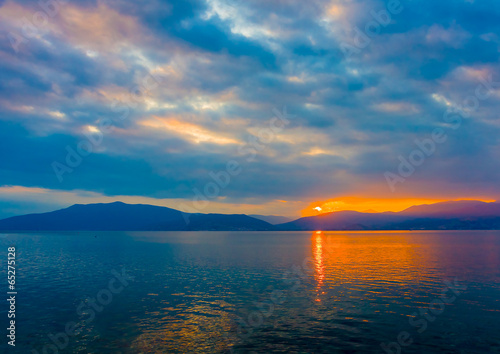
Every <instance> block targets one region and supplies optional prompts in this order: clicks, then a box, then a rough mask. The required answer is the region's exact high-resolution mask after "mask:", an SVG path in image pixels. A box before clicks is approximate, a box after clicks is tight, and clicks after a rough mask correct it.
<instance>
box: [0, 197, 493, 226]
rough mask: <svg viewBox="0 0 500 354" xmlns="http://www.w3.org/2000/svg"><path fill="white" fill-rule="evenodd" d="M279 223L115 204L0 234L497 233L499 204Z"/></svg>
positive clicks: (39, 217)
mask: <svg viewBox="0 0 500 354" xmlns="http://www.w3.org/2000/svg"><path fill="white" fill-rule="evenodd" d="M261 218H266V219H267V220H262V219H261ZM279 220H283V217H279V216H262V215H251V216H249V215H243V214H233V215H226V214H201V213H184V212H181V211H179V210H175V209H170V208H166V207H159V206H153V205H143V204H125V203H121V202H115V203H109V204H87V205H82V204H76V205H73V206H71V207H69V208H66V209H61V210H56V211H53V212H49V213H41V214H28V215H22V216H14V217H11V218H7V219H3V220H0V231H266V230H276V231H301V230H303V231H313V230H488V229H492V230H493V229H494V230H500V203H497V202H494V203H485V202H480V201H468V200H467V201H454V202H443V203H436V204H429V205H418V206H413V207H410V208H408V209H406V210H403V211H401V212H397V213H394V212H385V213H375V212H373V213H367V212H365V213H361V212H357V211H339V212H333V213H328V214H321V215H317V216H310V217H305V218H300V219H297V220H294V221H289V222H285V223H281V224H278V225H272V223H274V222H276V221H278V222H279ZM268 221H269V222H268Z"/></svg>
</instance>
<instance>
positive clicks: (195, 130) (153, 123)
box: [139, 117, 240, 145]
mask: <svg viewBox="0 0 500 354" xmlns="http://www.w3.org/2000/svg"><path fill="white" fill-rule="evenodd" d="M139 124H140V125H142V126H144V127H148V128H153V129H161V130H167V131H169V132H172V133H174V134H176V135H179V136H181V137H182V138H184V139H186V140H188V141H190V142H192V143H194V144H199V143H212V144H218V145H227V144H240V142H239V141H238V140H235V139H232V138H228V137H225V136H223V135H222V134H220V133H216V132H213V131H210V130H208V129H206V128H204V127H202V126H201V125H197V124H194V123H188V122H184V121H182V120H180V119H176V118H170V117H169V118H162V117H153V119H148V120H144V121H142V122H140V123H139Z"/></svg>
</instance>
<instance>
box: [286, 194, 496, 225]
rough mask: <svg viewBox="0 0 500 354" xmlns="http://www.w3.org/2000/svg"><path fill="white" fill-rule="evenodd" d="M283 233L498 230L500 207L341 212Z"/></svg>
mask: <svg viewBox="0 0 500 354" xmlns="http://www.w3.org/2000/svg"><path fill="white" fill-rule="evenodd" d="M277 228H278V229H280V230H309V231H310V230H498V229H500V203H497V202H492V203H486V202H481V201H475V200H463V201H450V202H441V203H436V204H428V205H418V206H412V207H410V208H408V209H406V210H403V211H401V212H397V213H395V212H385V213H360V212H356V211H339V212H333V213H328V214H321V215H317V216H311V217H306V218H300V219H297V220H294V221H292V222H289V223H285V224H281V225H277Z"/></svg>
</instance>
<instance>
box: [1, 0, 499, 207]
mask: <svg viewBox="0 0 500 354" xmlns="http://www.w3.org/2000/svg"><path fill="white" fill-rule="evenodd" d="M402 4H403V6H404V10H403V11H402V12H401V13H400V14H397V15H395V16H393V18H392V20H391V22H390V24H388V25H387V26H382V28H381V30H380V33H379V34H378V35H376V36H373V38H371V41H370V43H369V45H367V46H366V48H363V49H362V50H361V51H360V53H359V54H358V55H355V56H354V57H353V58H351V60H346V59H345V57H344V55H343V53H342V50H341V47H340V45H341V43H342V42H346V41H347V42H349V43H351V42H352V39H353V30H354V28H355V27H358V28H364V26H365V25H366V24H367V23H368V22H369V21H372V20H373V12H374V11H375V12H378V11H382V10H383V9H384V8H385V7H386V3H385V2H383V1H378V0H351V1H347V0H346V1H344V0H335V1H322V0H313V1H310V2H303V1H295V0H294V1H272V2H270V1H264V0H262V1H261V0H258V1H251V2H243V1H241V2H229V1H223V0H213V1H212V0H210V1H182V2H180V1H171V2H169V1H156V0H153V1H150V2H148V3H147V4H139V3H134V2H130V1H124V0H117V1H104V0H101V1H91V2H83V1H75V2H67V3H64V4H63V5H61V6H60V8H59V11H58V13H57V14H56V15H55V16H51V17H50V18H49V20H48V21H47V23H46V24H45V25H44V26H42V27H41V28H39V31H37V32H36V33H35V34H34V35H33V36H30V37H29V38H26V39H27V40H26V41H23V42H22V43H20V45H19V48H18V49H19V50H18V51H17V52H16V51H15V50H14V49H13V48H12V45H11V41H10V40H9V34H12V33H15V34H18V35H23V25H22V21H21V20H22V19H23V18H26V19H28V20H30V21H33V16H34V14H35V13H37V11H42V10H41V8H40V5H39V4H38V3H36V2H31V1H19V2H13V1H4V2H2V3H1V5H0V19H1V24H0V27H1V29H2V33H3V34H2V35H0V36H1V39H2V41H0V97H1V99H0V147H1V149H2V159H1V160H0V176H1V180H0V185H4V186H11V185H20V186H24V187H26V188H41V189H46V190H49V191H62V192H64V191H68V192H70V191H75V190H78V191H87V192H88V193H98V194H99V195H102V196H130V197H133V198H138V197H145V198H159V199H165V198H167V199H175V200H190V198H192V197H193V188H203V187H204V185H205V184H206V183H207V181H209V180H210V179H209V178H210V177H209V173H210V172H212V171H220V170H222V169H223V168H224V166H225V165H226V163H227V161H229V160H234V159H236V160H238V161H239V162H241V163H242V167H243V172H242V174H241V175H239V176H238V178H235V179H234V181H232V182H231V184H230V185H229V186H227V188H225V189H224V190H223V192H222V193H221V195H220V197H221V198H224V199H220V200H218V201H217V203H220V207H221V208H222V205H223V204H224V203H226V204H227V205H232V206H234V205H236V204H238V203H242V204H245V205H250V204H251V203H249V202H248V201H249V200H253V201H255V203H261V204H262V205H271V204H269V203H272V201H274V200H278V199H279V200H289V201H301V202H303V203H309V202H312V201H314V200H319V199H323V200H324V199H327V198H334V197H335V196H338V195H342V196H346V195H359V194H360V193H367V194H369V195H370V196H372V195H373V196H374V195H378V196H380V195H386V194H387V193H390V191H389V189H388V188H387V185H386V182H385V179H384V178H383V173H384V172H385V171H388V170H394V169H395V168H397V166H398V163H399V162H398V161H399V160H398V156H400V155H402V156H407V155H408V154H409V153H410V152H411V151H412V150H413V149H415V139H425V138H426V137H428V136H429V135H430V134H431V132H432V131H433V129H435V128H436V127H444V126H446V125H447V124H448V123H446V122H444V121H443V114H444V112H445V111H446V109H448V108H449V107H452V106H453V105H455V104H460V103H462V102H463V101H464V99H465V98H466V97H468V96H470V95H474V90H475V88H476V87H477V85H478V84H479V83H480V82H481V81H482V80H484V79H488V78H492V79H493V81H495V82H496V81H500V67H499V64H498V46H499V44H500V39H499V38H498V36H497V35H496V33H499V30H500V25H499V24H498V21H497V18H498V16H499V14H500V6H499V5H498V3H497V2H494V1H492V0H491V1H490V0H488V1H484V2H480V3H479V2H474V3H470V2H456V1H451V0H450V1H443V2H439V3H436V2H435V1H431V0H424V1H419V2H418V3H416V2H402ZM151 78H153V80H154V81H151ZM148 80H149V81H148ZM147 82H150V83H151V82H154V83H156V84H155V85H147V84H146V83H147ZM145 86H147V87H145ZM499 89H500V87H498V85H496V86H495V87H494V88H493V90H492V91H491V92H492V95H491V98H490V99H487V100H484V101H481V103H480V107H479V108H478V109H477V111H476V112H474V114H473V115H471V116H470V117H467V118H465V119H464V120H463V124H462V125H461V127H460V129H458V130H456V131H449V136H448V140H447V142H446V143H445V144H443V145H440V147H439V150H437V151H436V153H435V154H434V155H432V156H431V157H429V158H428V159H427V161H426V163H425V164H424V165H423V166H421V167H420V168H419V170H418V171H417V172H416V173H415V174H414V175H413V176H412V178H411V179H409V180H408V181H407V182H405V183H404V184H403V185H401V186H400V190H399V191H398V193H400V194H401V195H404V196H405V197H419V198H420V197H421V198H430V197H433V196H432V194H436V195H439V198H459V197H461V196H462V195H461V194H469V195H470V196H474V195H477V196H483V197H487V196H488V195H498V194H499V192H500V190H499V187H498V183H497V181H498V177H499V176H498V174H499V167H498V164H496V163H495V161H498V157H499V156H498V154H499V153H498V151H500V150H499V149H498V147H499V144H500V139H499V138H498V137H499V136H500V135H499V129H500V124H499V123H498V122H499V121H498V114H497V112H498V109H499V108H500V107H499V103H498V100H497V99H496V98H498V97H499V95H500V93H499V92H500V90H499ZM283 106H286V107H287V110H288V112H290V114H292V115H294V117H293V118H291V119H290V123H289V124H288V125H287V126H286V127H285V128H284V129H283V130H282V131H280V132H278V133H277V134H275V135H274V137H273V139H272V140H271V141H268V142H267V143H265V144H260V143H259V145H262V147H260V146H259V149H257V151H256V154H255V159H253V160H252V161H247V160H246V157H245V156H242V155H241V153H239V151H238V148H239V147H241V146H247V145H249V144H250V146H252V144H256V141H257V143H258V142H259V141H258V140H255V139H258V138H259V132H261V131H262V129H265V128H266V127H268V126H269V122H270V120H271V119H272V118H273V117H274V116H275V114H274V113H273V108H277V109H278V110H281V109H282V107H283ZM107 120H110V121H111V127H110V128H109V130H107V131H106V132H103V139H102V143H101V144H99V146H97V147H96V148H95V149H94V152H93V153H92V154H90V155H89V156H86V157H85V158H84V159H83V161H82V163H81V164H80V165H79V166H78V167H77V168H75V169H74V171H73V172H71V173H68V174H66V175H65V178H64V181H63V182H59V181H58V179H57V178H56V176H55V174H54V171H53V169H52V167H51V166H52V163H53V162H54V161H58V162H61V163H64V162H65V160H66V157H67V148H68V147H70V148H72V149H76V148H77V146H78V144H79V143H80V142H82V141H85V139H87V137H86V135H85V134H88V133H92V134H94V136H97V135H99V134H100V133H101V130H99V128H98V127H99V126H100V124H102V122H106V121H107ZM23 193H26V195H28V191H25V192H23V191H19V194H20V195H21V194H23ZM47 193H49V192H47ZM75 198H76V197H75ZM492 199H495V198H492ZM9 203H10V204H9V207H8V208H10V209H12V210H13V209H16V208H17V209H16V210H21V209H22V208H21V207H20V206H15V205H14V204H15V201H10V202H9ZM13 203H14V204H13ZM19 203H21V202H19ZM23 203H24V202H23ZM19 205H21V204H19ZM22 205H23V207H24V208H26V207H27V206H26V205H27V204H26V203H24V204H22ZM252 205H253V204H252ZM273 205H274V204H273ZM278 205H279V204H276V207H277V206H278ZM6 208H7V207H6ZM248 208H250V207H248ZM251 210H252V211H255V212H258V211H256V209H254V208H253V207H251ZM266 210H267V209H266ZM297 210H298V209H297Z"/></svg>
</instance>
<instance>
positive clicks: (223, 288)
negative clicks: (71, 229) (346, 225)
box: [0, 231, 500, 353]
mask: <svg viewBox="0 0 500 354" xmlns="http://www.w3.org/2000/svg"><path fill="white" fill-rule="evenodd" d="M0 245H1V248H0V259H1V267H2V269H1V271H2V280H0V282H1V289H2V293H3V294H4V295H3V296H5V297H7V295H5V294H6V292H7V280H6V278H7V271H6V268H7V247H9V246H15V247H16V250H17V251H16V256H17V273H16V275H17V279H16V280H17V284H16V286H17V289H16V290H17V292H18V294H17V296H16V321H17V322H16V326H17V330H16V347H15V348H11V347H8V346H7V344H6V342H7V339H6V334H7V331H6V330H4V334H2V336H1V338H3V339H2V343H1V349H0V352H6V353H7V352H13V353H17V352H19V353H32V352H33V351H32V350H36V352H39V353H44V352H45V353H57V352H60V353H230V352H233V353H271V352H274V353H398V352H400V351H401V352H402V353H500V232H498V231H477V232H476V231H474V232H469V231H467V232H465V231H463V232H461V231H459V232H406V233H400V232H373V233H361V232H322V233H316V232H314V233H313V232H193V233H189V232H128V233H95V232H92V233H50V234H49V233H34V234H3V235H0ZM117 274H118V276H117ZM131 277H133V278H134V279H133V280H132V279H131ZM0 318H1V321H2V322H1V323H2V324H4V326H2V328H6V326H7V305H6V301H4V304H3V305H2V306H1V313H0ZM73 327H74V329H75V330H76V332H77V334H75V333H73V332H72V328H73ZM68 329H69V331H68ZM68 333H69V335H68ZM51 338H52V339H51ZM384 348H386V349H384ZM36 352H33V353H36Z"/></svg>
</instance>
